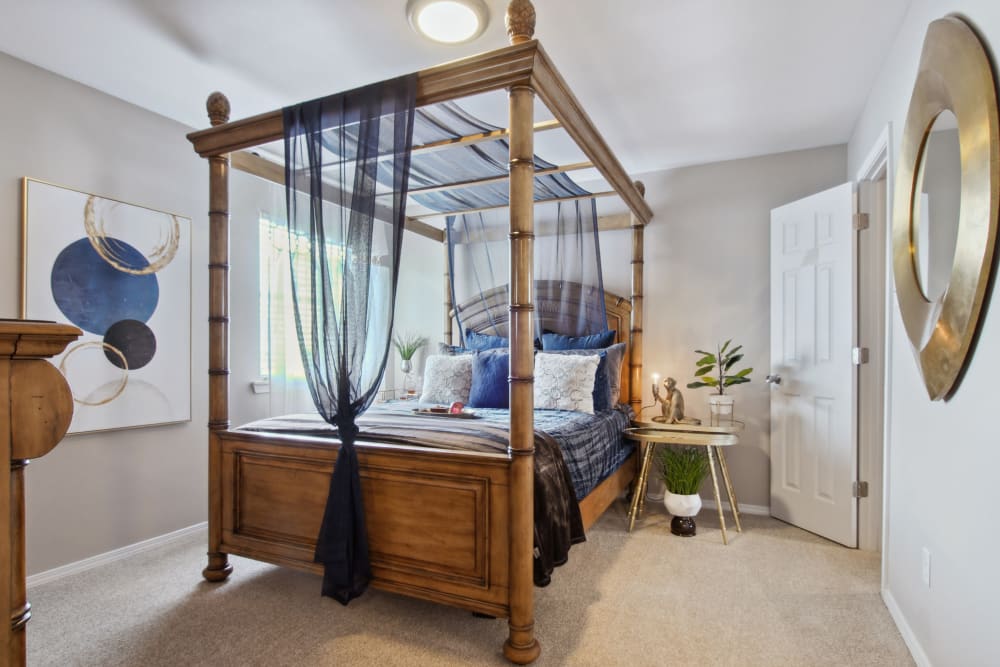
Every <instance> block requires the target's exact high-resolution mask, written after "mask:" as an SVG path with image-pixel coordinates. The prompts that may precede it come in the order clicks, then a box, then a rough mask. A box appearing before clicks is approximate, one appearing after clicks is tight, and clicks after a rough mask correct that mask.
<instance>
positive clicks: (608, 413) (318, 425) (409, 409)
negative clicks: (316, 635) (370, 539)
mask: <svg viewBox="0 0 1000 667" xmlns="http://www.w3.org/2000/svg"><path fill="white" fill-rule="evenodd" d="M420 407H427V406H423V405H421V404H419V403H414V402H412V401H390V402H388V403H377V404H375V405H373V406H372V407H371V408H370V409H369V410H368V412H366V413H365V414H364V415H362V416H361V418H360V419H359V420H358V428H359V429H360V433H359V439H362V440H365V439H368V440H387V441H405V442H407V443H408V444H426V445H428V446H434V447H439V448H450V449H472V450H477V451H492V452H502V453H506V452H507V450H508V448H509V442H510V438H509V428H510V411H509V410H498V409H475V410H473V412H474V413H475V415H476V418H475V419H456V418H453V417H437V416H423V415H419V416H418V415H415V414H414V408H420ZM632 415H633V413H632V410H631V408H629V407H628V406H624V405H622V406H618V407H617V408H616V409H614V410H605V411H602V412H599V413H596V414H592V415H589V414H585V413H582V412H568V411H564V410H535V433H536V436H540V437H547V438H550V439H552V440H554V441H555V442H556V443H557V444H558V446H559V449H560V451H561V452H562V456H563V460H564V461H565V463H566V468H567V470H568V471H569V476H570V479H571V480H572V483H573V491H574V493H575V495H576V499H577V500H581V499H583V498H584V497H586V496H587V494H589V493H590V492H591V491H593V490H594V489H595V488H596V487H597V485H598V484H600V483H601V482H603V481H604V480H605V479H606V478H607V477H608V476H609V475H611V474H612V473H613V472H615V471H616V470H617V469H618V468H619V467H621V465H622V464H623V463H624V462H625V459H627V458H628V456H629V454H631V453H632V450H633V445H632V444H630V443H629V442H628V441H627V440H625V438H624V437H623V433H624V431H625V429H626V428H627V427H628V425H629V422H630V420H631V418H632ZM240 430H246V431H260V432H271V433H292V434H297V435H310V436H321V437H336V429H335V428H334V427H332V426H330V425H329V424H327V423H326V422H324V421H323V419H322V418H321V417H320V416H319V415H318V414H300V415H287V416H284V417H275V418H272V419H262V420H260V421H256V422H251V423H250V424H246V425H244V426H241V427H240Z"/></svg>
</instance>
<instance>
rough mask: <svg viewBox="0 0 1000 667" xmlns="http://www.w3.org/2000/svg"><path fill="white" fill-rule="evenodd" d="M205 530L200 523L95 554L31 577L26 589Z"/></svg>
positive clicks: (205, 522) (204, 524)
mask: <svg viewBox="0 0 1000 667" xmlns="http://www.w3.org/2000/svg"><path fill="white" fill-rule="evenodd" d="M207 528H208V522H207V521H202V522H201V523H196V524H195V525H193V526H188V527H187V528H181V529H180V530H175V531H174V532H172V533H167V534H166V535H158V536H157V537H151V538H149V539H148V540H143V541H142V542H136V543H135V544H129V545H127V546H124V547H121V548H119V549H115V550H113V551H108V552H107V553H103V554H97V555H96V556H91V557H90V558H84V559H83V560H78V561H76V562H75V563H67V564H66V565H60V566H59V567H54V568H52V569H51V570H46V571H45V572H39V573H38V574H33V575H31V576H30V577H28V579H27V585H28V588H31V587H32V586H40V585H41V584H47V583H50V582H53V581H56V580H58V579H62V578H63V577H68V576H70V575H71V574H77V573H80V572H86V571H87V570H91V569H93V568H95V567H99V566H101V565H106V564H108V563H113V562H115V561H118V560H121V559H123V558H128V557H129V556H134V555H136V554H140V553H142V552H144V551H149V550H150V549H156V548H157V547H162V546H164V545H167V544H170V543H171V542H175V541H177V540H180V539H183V538H185V537H187V536H188V535H193V534H194V533H198V532H201V531H205V530H207Z"/></svg>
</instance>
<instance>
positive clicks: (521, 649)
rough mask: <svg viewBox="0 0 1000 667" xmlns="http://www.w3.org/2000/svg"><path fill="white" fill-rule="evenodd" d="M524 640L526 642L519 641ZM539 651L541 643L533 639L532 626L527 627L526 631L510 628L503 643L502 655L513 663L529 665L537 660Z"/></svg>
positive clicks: (540, 650)
mask: <svg viewBox="0 0 1000 667" xmlns="http://www.w3.org/2000/svg"><path fill="white" fill-rule="evenodd" d="M525 640H526V641H527V643H525V644H522V643H520V642H521V641H525ZM541 652H542V645H541V644H539V643H538V640H537V639H535V635H534V632H533V628H529V629H528V630H526V631H525V630H515V629H514V628H511V629H510V635H509V636H508V637H507V641H505V642H504V643H503V657H505V658H507V659H508V660H510V661H511V662H513V663H514V664H515V665H529V664H531V663H533V662H534V661H535V660H538V656H539V654H541Z"/></svg>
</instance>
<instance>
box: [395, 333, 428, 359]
mask: <svg viewBox="0 0 1000 667" xmlns="http://www.w3.org/2000/svg"><path fill="white" fill-rule="evenodd" d="M392 344H393V345H394V346H395V347H396V351H397V352H399V358H400V359H402V360H403V361H409V360H410V359H412V358H413V355H415V354H416V353H417V350H419V349H420V348H422V347H423V346H424V345H426V344H427V337H426V336H418V335H416V334H406V333H404V334H397V335H396V336H394V337H393V339H392Z"/></svg>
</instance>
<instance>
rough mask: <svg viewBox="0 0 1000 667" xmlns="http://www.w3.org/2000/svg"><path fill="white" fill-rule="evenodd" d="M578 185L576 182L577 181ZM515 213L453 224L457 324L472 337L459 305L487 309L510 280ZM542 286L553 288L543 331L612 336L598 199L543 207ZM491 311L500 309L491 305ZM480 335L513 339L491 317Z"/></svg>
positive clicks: (464, 217)
mask: <svg viewBox="0 0 1000 667" xmlns="http://www.w3.org/2000/svg"><path fill="white" fill-rule="evenodd" d="M574 185H575V184H574ZM508 228H509V222H508V217H507V210H506V209H504V210H502V211H488V212H480V213H465V214H461V215H457V216H449V217H448V219H447V226H446V228H445V231H446V232H447V240H448V264H449V267H448V268H449V276H450V277H451V298H452V303H454V304H456V308H455V319H456V320H457V321H458V329H459V332H460V336H461V338H462V340H463V343H464V339H465V323H464V322H463V311H462V308H459V307H458V306H461V305H466V306H468V305H469V304H473V303H476V302H477V301H479V302H481V303H482V304H483V306H486V304H487V300H488V297H489V295H491V294H492V293H493V291H494V290H495V289H496V288H499V287H504V286H506V285H507V281H508V279H509V276H508V273H509V264H510V258H509V243H508V242H507V234H508ZM534 261H535V283H536V286H539V287H542V286H543V285H542V283H547V285H544V287H545V288H546V290H545V291H546V295H547V303H546V307H545V312H544V313H543V312H542V310H541V309H540V308H537V307H536V309H535V314H536V318H537V320H538V321H537V322H536V330H537V332H538V334H539V335H541V334H542V333H544V332H545V330H546V328H547V326H546V322H558V325H559V328H560V330H559V331H558V332H556V333H561V334H566V335H570V336H584V335H588V334H595V333H600V332H602V331H607V328H608V317H607V311H606V308H605V305H604V275H603V272H602V269H601V246H600V242H599V240H598V218H597V203H596V201H595V200H594V199H582V200H576V201H568V202H548V203H544V202H540V203H537V204H536V205H535V260H534ZM484 310H485V311H486V312H488V313H490V315H491V317H492V313H493V312H494V311H492V310H490V309H488V308H484ZM479 333H486V334H490V335H494V336H506V335H507V327H506V323H505V322H504V323H499V322H495V321H493V320H490V322H489V323H488V325H487V327H486V328H481V330H480V331H479Z"/></svg>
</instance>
